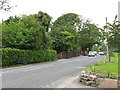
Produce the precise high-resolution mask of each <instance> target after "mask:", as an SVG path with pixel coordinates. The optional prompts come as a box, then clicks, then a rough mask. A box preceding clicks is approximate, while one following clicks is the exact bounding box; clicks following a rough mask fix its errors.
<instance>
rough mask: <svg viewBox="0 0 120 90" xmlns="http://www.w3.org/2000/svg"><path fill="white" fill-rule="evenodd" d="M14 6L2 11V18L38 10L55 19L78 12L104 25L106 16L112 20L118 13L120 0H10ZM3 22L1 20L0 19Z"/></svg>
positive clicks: (0, 16)
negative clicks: (9, 9) (7, 10)
mask: <svg viewBox="0 0 120 90" xmlns="http://www.w3.org/2000/svg"><path fill="white" fill-rule="evenodd" d="M10 1H11V5H12V6H15V5H17V7H14V8H13V9H12V10H11V11H10V12H3V11H1V12H0V19H1V20H2V19H4V20H5V19H7V18H8V17H9V16H14V15H18V16H19V15H23V14H27V15H29V14H35V13H37V12H38V11H43V12H46V13H48V14H49V15H50V16H52V17H53V21H54V20H56V19H57V18H58V17H59V16H61V15H63V14H66V13H76V14H79V15H82V16H83V17H85V18H89V19H91V20H92V22H93V23H96V24H98V25H99V27H102V26H103V25H104V24H105V17H108V21H109V22H112V21H113V20H114V17H115V15H116V14H118V2H119V1H120V0H10ZM0 22H1V21H0Z"/></svg>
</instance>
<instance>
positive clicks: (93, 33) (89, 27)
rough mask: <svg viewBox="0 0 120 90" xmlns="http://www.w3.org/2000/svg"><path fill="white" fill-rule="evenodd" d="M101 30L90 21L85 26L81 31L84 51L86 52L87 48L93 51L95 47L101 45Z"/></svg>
mask: <svg viewBox="0 0 120 90" xmlns="http://www.w3.org/2000/svg"><path fill="white" fill-rule="evenodd" d="M99 30H100V28H98V27H97V25H95V24H91V23H90V22H89V21H86V22H85V23H84V24H83V26H82V30H81V31H79V34H80V41H81V48H82V50H86V48H89V50H91V49H92V46H93V45H95V44H99V43H100V40H101V37H102V34H101V32H100V31H99Z"/></svg>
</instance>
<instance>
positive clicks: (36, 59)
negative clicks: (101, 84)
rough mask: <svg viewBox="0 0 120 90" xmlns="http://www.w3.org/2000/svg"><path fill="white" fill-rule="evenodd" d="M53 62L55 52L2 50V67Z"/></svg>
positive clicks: (55, 56) (55, 57)
mask: <svg viewBox="0 0 120 90" xmlns="http://www.w3.org/2000/svg"><path fill="white" fill-rule="evenodd" d="M55 60H57V53H56V51H55V50H45V51H32V50H20V49H11V48H3V49H2V66H11V65H17V64H32V63H41V62H48V61H55Z"/></svg>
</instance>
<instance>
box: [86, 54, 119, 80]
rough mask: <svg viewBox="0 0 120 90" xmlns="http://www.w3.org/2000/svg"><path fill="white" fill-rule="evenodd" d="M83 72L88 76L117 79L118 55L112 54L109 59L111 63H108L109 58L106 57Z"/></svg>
mask: <svg viewBox="0 0 120 90" xmlns="http://www.w3.org/2000/svg"><path fill="white" fill-rule="evenodd" d="M85 71H86V72H87V73H90V74H95V75H98V76H99V77H103V78H112V79H117V78H118V54H117V53H114V54H113V56H112V57H111V61H109V58H108V57H107V58H105V59H102V60H101V61H99V62H97V63H95V64H94V65H91V66H88V67H87V68H86V69H85Z"/></svg>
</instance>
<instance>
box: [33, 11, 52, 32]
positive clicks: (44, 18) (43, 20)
mask: <svg viewBox="0 0 120 90" xmlns="http://www.w3.org/2000/svg"><path fill="white" fill-rule="evenodd" d="M34 15H35V18H36V20H37V21H39V22H40V25H42V26H43V27H44V28H45V29H46V32H48V31H49V27H50V25H51V19H52V17H51V16H49V15H48V14H47V13H44V12H42V11H39V12H38V14H34Z"/></svg>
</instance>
